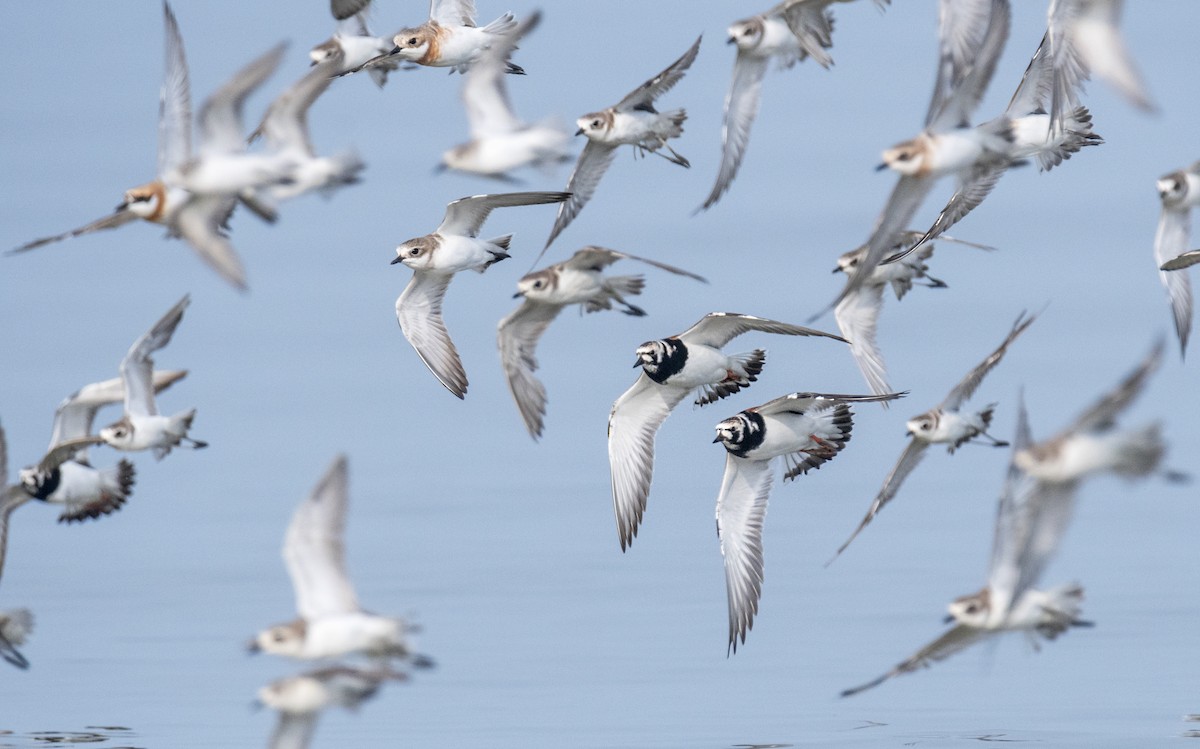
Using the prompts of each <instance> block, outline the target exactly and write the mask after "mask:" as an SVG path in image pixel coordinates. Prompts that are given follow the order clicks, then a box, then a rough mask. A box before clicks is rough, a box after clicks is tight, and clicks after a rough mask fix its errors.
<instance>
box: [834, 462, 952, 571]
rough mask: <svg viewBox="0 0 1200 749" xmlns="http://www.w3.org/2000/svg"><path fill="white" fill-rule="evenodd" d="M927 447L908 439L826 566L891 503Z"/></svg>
mask: <svg viewBox="0 0 1200 749" xmlns="http://www.w3.org/2000/svg"><path fill="white" fill-rule="evenodd" d="M928 447H929V443H928V442H925V441H924V440H918V439H910V440H909V442H908V446H907V447H905V448H904V452H902V453H900V459H899V460H897V461H896V465H894V466H892V470H891V473H889V474H888V475H887V478H885V479H884V480H883V488H881V489H880V490H879V494H876V495H875V499H874V501H872V502H871V506H870V508H868V509H867V514H866V515H865V516H863V519H862V521H860V522H859V524H858V527H857V528H855V529H854V532H853V533H851V534H850V538H847V539H846V541H845V543H843V544H842V545H841V546H839V547H838V550H837V551H835V552H834V553H833V559H830V560H829V561H828V562H826V566H828V565H829V564H832V563H833V560H834V559H837V558H838V557H839V556H841V554H842V552H843V551H845V550H846V547H848V546H849V545H850V542H851V541H853V540H854V539H855V538H857V537H858V534H859V533H862V530H863V528H866V527H867V525H868V524H869V523H870V522H871V521H872V520H874V519H875V516H876V515H878V514H879V511H880V510H882V509H883V506H884V505H886V504H887V503H888V502H890V501H892V498H893V497H895V496H896V493H897V492H898V491H900V485H901V484H902V483H904V479H906V478H908V474H910V473H912V472H913V469H914V468H916V467H917V465H918V464H919V463H920V462H921V458H923V457H925V450H926V448H928Z"/></svg>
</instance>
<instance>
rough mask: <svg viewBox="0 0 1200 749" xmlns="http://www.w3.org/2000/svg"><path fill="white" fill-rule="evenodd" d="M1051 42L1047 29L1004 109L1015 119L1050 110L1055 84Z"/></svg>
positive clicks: (1071, 107)
mask: <svg viewBox="0 0 1200 749" xmlns="http://www.w3.org/2000/svg"><path fill="white" fill-rule="evenodd" d="M1051 43H1052V42H1051V39H1050V32H1049V31H1047V32H1046V33H1045V34H1043V35H1042V41H1041V43H1040V44H1038V48H1037V49H1036V50H1034V53H1033V57H1031V58H1030V59H1029V65H1027V66H1026V67H1025V75H1023V76H1021V82H1020V83H1019V84H1017V90H1016V91H1014V92H1013V95H1012V98H1011V99H1009V101H1008V106H1007V107H1006V108H1005V109H1004V114H1005V115H1007V116H1008V117H1010V118H1013V119H1015V118H1017V117H1023V116H1025V115H1027V114H1032V113H1033V112H1037V111H1044V112H1049V110H1050V103H1051V101H1052V99H1053V97H1054V85H1055V84H1054V75H1055V71H1054V58H1053V55H1052V53H1051ZM1074 108H1075V106H1074V105H1072V106H1070V109H1074Z"/></svg>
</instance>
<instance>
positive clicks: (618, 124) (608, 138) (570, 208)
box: [535, 38, 700, 262]
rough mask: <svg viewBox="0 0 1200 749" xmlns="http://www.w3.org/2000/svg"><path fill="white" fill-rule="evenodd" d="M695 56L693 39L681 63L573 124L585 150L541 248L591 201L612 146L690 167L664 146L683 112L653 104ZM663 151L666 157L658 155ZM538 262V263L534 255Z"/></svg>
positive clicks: (678, 129) (674, 133)
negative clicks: (584, 139)
mask: <svg viewBox="0 0 1200 749" xmlns="http://www.w3.org/2000/svg"><path fill="white" fill-rule="evenodd" d="M699 51H700V39H699V38H697V39H696V42H695V43H694V44H692V46H691V47H689V48H688V51H687V52H684V53H683V56H682V57H680V58H679V59H678V60H676V61H675V62H673V63H671V64H670V65H668V66H667V68H666V70H664V71H662V72H661V73H659V74H658V75H656V76H654V77H653V78H651V79H650V80H648V81H646V82H645V83H643V84H642V85H640V86H638V87H637V88H635V89H634V90H633V91H631V92H630V93H629V94H627V95H626V96H625V98H624V99H621V100H620V101H619V102H617V103H616V104H614V105H613V106H611V107H609V108H608V109H604V110H601V111H599V112H592V113H591V114H585V115H584V116H582V117H580V118H579V119H578V120H576V124H578V125H579V130H578V131H576V133H575V134H576V135H584V136H587V145H585V146H584V147H583V151H582V152H581V153H580V154H579V161H577V162H576V163H575V170H574V171H573V172H571V177H570V179H569V180H567V192H569V193H571V194H572V197H571V199H570V200H569V201H567V202H566V203H563V204H562V205H561V206H559V208H558V216H557V217H555V219H554V227H553V228H552V229H551V230H550V236H549V237H548V238H547V239H546V247H549V246H550V244H551V243H552V242H553V241H554V238H555V237H557V236H558V235H559V234H560V233H561V232H562V230H563V229H566V228H567V225H568V224H570V223H571V222H572V221H573V220H574V219H575V217H576V216H578V215H579V212H580V211H582V210H583V207H584V206H585V205H587V202H588V201H589V200H591V199H592V195H593V194H595V192H596V187H597V186H598V185H599V184H600V178H601V177H603V176H604V173H605V172H606V171H607V170H608V167H609V165H610V164H612V162H613V158H614V157H615V156H616V154H617V147H618V146H621V145H626V144H628V145H631V146H633V148H634V153H635V154H639V155H645V154H646V153H647V152H649V153H654V154H658V155H659V156H662V157H663V158H665V159H666V160H667V161H670V162H672V163H675V164H678V165H680V166H682V167H685V168H686V167H690V166H691V164H689V163H688V160H687V159H685V158H683V157H682V156H680V155H679V154H677V153H675V151H674V149H672V148H671V146H669V145H668V144H667V141H669V140H670V139H671V138H678V137H679V136H680V135H682V134H683V122H684V120H686V119H687V112H686V111H685V110H683V109H672V110H671V111H669V112H659V111H658V110H656V109H655V108H654V100H655V99H657V98H658V97H660V96H662V95H663V94H665V93H666V92H667V91H670V90H671V88H672V87H673V86H674V85H675V84H676V83H678V82H679V81H680V79H682V78H683V76H684V74H685V73H686V72H687V70H688V68H690V67H691V66H692V63H693V62H694V61H695V59H696V53H697V52H699ZM664 148H665V149H666V150H667V151H668V152H669V153H670V154H671V155H670V156H666V155H664V154H662V153H660V152H659V150H660V149H664ZM545 251H546V249H545V248H542V252H543V253H545ZM538 259H541V256H540V255H539V256H538ZM535 262H536V261H535Z"/></svg>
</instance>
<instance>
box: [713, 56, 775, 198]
mask: <svg viewBox="0 0 1200 749" xmlns="http://www.w3.org/2000/svg"><path fill="white" fill-rule="evenodd" d="M769 62H770V58H766V57H757V56H751V55H747V54H743V53H742V52H738V56H737V61H736V62H735V63H734V65H733V80H732V81H731V82H730V84H729V93H727V94H726V95H725V121H724V122H723V123H721V168H720V170H718V172H717V181H716V184H714V185H713V188H712V191H711V192H709V193H708V197H707V198H705V199H704V204H703V205H702V206H700V209H701V210H704V209H707V208H710V207H711V206H712V205H713V204H715V203H716V202H717V201H718V200H720V199H721V196H722V195H723V194H724V193H725V191H726V190H728V189H729V185H730V184H731V183H732V182H733V178H734V177H736V176H737V173H738V169H739V168H740V167H741V165H742V157H743V156H744V155H745V153H746V146H747V144H749V143H750V126H751V125H753V124H754V118H755V117H756V116H758V107H759V103H760V102H761V100H762V82H763V76H765V75H766V73H767V64H768V63H769Z"/></svg>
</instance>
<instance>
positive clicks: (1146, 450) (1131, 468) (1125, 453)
mask: <svg viewBox="0 0 1200 749" xmlns="http://www.w3.org/2000/svg"><path fill="white" fill-rule="evenodd" d="M1166 451H1167V446H1166V443H1165V442H1163V438H1162V424H1160V423H1158V422H1155V423H1153V424H1147V425H1146V426H1144V427H1142V428H1141V429H1131V430H1129V431H1127V432H1123V433H1122V434H1121V435H1120V446H1119V447H1118V449H1117V454H1118V455H1119V458H1118V461H1117V463H1116V464H1115V465H1113V468H1112V470H1113V472H1114V473H1116V474H1118V475H1120V476H1125V477H1127V478H1137V477H1141V476H1148V475H1150V474H1151V473H1154V472H1155V471H1156V470H1158V467H1159V464H1161V463H1162V459H1163V455H1164V454H1165V453H1166Z"/></svg>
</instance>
